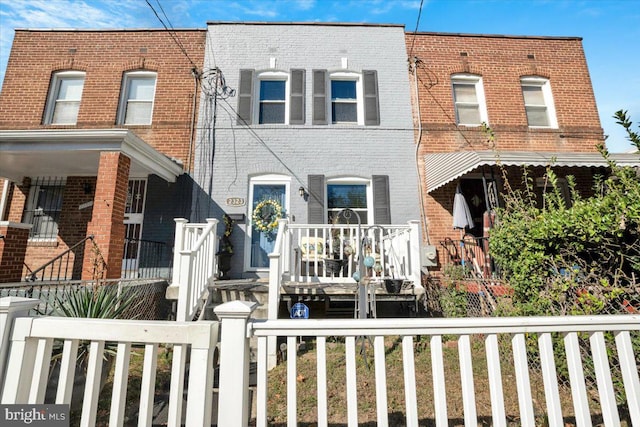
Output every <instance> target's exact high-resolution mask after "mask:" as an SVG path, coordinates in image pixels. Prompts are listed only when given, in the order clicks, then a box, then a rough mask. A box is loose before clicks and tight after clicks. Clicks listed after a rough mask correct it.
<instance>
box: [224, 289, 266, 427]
mask: <svg viewBox="0 0 640 427" xmlns="http://www.w3.org/2000/svg"><path fill="white" fill-rule="evenodd" d="M256 306H257V303H255V302H249V301H232V302H228V303H226V304H222V305H219V306H218V307H216V308H215V309H214V312H215V313H216V315H217V316H218V319H220V322H221V329H220V380H219V393H218V395H219V398H218V425H219V426H225V427H244V426H246V425H247V424H248V422H249V337H248V336H247V322H248V321H249V316H251V313H252V312H253V310H255V308H256Z"/></svg>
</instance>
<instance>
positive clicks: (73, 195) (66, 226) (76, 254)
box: [23, 177, 96, 279]
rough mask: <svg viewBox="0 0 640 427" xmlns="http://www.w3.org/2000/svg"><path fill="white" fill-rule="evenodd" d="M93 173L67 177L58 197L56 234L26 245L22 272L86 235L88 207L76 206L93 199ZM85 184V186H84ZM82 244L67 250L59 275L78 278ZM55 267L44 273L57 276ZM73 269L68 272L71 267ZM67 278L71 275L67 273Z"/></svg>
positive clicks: (89, 218)
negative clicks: (58, 217) (87, 175)
mask: <svg viewBox="0 0 640 427" xmlns="http://www.w3.org/2000/svg"><path fill="white" fill-rule="evenodd" d="M95 183H96V178H95V177H68V178H67V181H66V184H65V188H64V196H63V200H62V210H61V211H60V219H59V221H58V237H57V239H56V240H55V241H43V242H36V241H31V242H29V245H28V246H27V255H26V259H25V264H26V266H25V271H24V272H23V274H24V275H26V274H27V273H28V269H27V267H28V268H29V269H31V270H34V269H36V268H39V267H41V266H42V265H43V264H45V263H46V262H48V261H50V260H51V259H52V258H54V257H55V256H57V255H59V254H61V253H62V252H64V251H66V250H67V249H69V248H70V247H72V246H73V245H75V244H76V243H78V242H80V241H81V240H82V239H84V238H85V236H86V235H87V223H88V222H89V221H90V220H91V212H92V207H88V208H85V209H82V210H80V209H79V206H80V205H82V204H83V203H87V202H90V201H92V200H93V194H94V190H95V185H96V184H95ZM85 186H86V189H85ZM82 259H83V248H78V250H74V251H73V252H72V253H70V254H69V259H68V261H69V266H70V267H69V271H67V272H66V273H65V270H64V269H65V268H66V261H65V266H63V267H62V268H63V271H61V272H60V274H61V277H66V276H69V274H72V277H73V278H74V279H79V278H80V274H81V271H82V265H81V263H82ZM58 268H59V267H57V266H54V267H53V269H50V270H47V273H48V274H49V273H50V274H52V275H53V277H57V275H58ZM71 270H72V271H73V273H72V271H71ZM67 278H71V277H67Z"/></svg>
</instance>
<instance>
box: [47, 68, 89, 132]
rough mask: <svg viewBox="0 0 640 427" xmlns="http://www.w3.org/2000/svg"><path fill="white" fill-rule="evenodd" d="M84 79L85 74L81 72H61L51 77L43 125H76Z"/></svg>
mask: <svg viewBox="0 0 640 427" xmlns="http://www.w3.org/2000/svg"><path fill="white" fill-rule="evenodd" d="M84 78H85V73H84V72H81V71H61V72H58V73H55V74H54V75H53V77H52V79H51V86H50V88H49V96H48V99H47V108H46V110H45V118H44V123H45V124H53V125H75V124H76V122H77V120H78V111H79V110H80V100H81V99H82V90H83V88H84Z"/></svg>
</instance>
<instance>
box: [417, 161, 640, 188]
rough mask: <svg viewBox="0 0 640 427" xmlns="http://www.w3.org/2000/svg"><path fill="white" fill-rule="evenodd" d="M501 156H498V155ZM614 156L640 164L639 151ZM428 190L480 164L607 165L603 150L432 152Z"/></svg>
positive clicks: (427, 168) (427, 167)
mask: <svg viewBox="0 0 640 427" xmlns="http://www.w3.org/2000/svg"><path fill="white" fill-rule="evenodd" d="M498 155H499V157H498ZM611 159H613V160H615V161H616V162H617V164H618V165H620V166H635V167H640V155H639V154H636V153H612V154H611ZM424 162H425V166H424V168H425V177H426V179H425V181H426V184H427V192H431V191H433V190H435V189H437V188H440V187H442V186H443V185H445V184H447V183H448V182H451V181H453V180H454V179H456V178H459V177H461V176H463V175H465V174H467V173H469V172H472V171H474V170H475V169H477V168H479V167H480V166H487V165H495V164H497V163H498V162H500V163H501V164H503V165H505V166H523V165H528V166H546V165H549V164H552V165H553V166H570V167H608V166H609V165H608V164H607V162H606V161H605V160H604V158H603V157H602V155H601V154H600V153H597V152H595V153H576V152H566V153H549V152H540V151H502V152H500V153H496V152H494V151H458V152H455V153H433V154H426V155H425V156H424Z"/></svg>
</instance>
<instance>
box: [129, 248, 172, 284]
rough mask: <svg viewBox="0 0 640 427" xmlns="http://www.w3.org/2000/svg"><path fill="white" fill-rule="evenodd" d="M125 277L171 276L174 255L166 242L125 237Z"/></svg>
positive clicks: (166, 277) (167, 277) (164, 277)
mask: <svg viewBox="0 0 640 427" xmlns="http://www.w3.org/2000/svg"><path fill="white" fill-rule="evenodd" d="M122 258H123V259H122V276H121V277H122V278H123V279H148V278H162V279H169V278H171V271H172V265H173V257H172V256H171V253H170V251H169V250H168V248H167V244H166V243H164V242H156V241H153V240H142V239H125V241H124V255H123V257H122Z"/></svg>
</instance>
